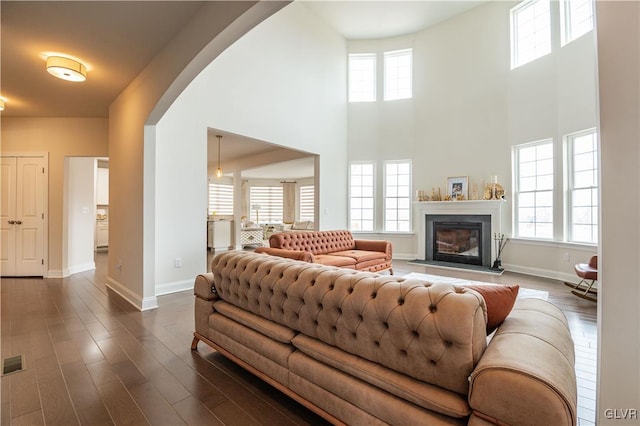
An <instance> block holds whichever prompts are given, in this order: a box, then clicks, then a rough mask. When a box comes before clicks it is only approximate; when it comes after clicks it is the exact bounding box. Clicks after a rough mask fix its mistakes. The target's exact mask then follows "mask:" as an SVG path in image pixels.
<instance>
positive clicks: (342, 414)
mask: <svg viewBox="0 0 640 426" xmlns="http://www.w3.org/2000/svg"><path fill="white" fill-rule="evenodd" d="M211 267H212V272H211V273H208V274H203V275H199V276H198V277H196V280H195V296H196V297H195V333H194V339H193V343H192V346H191V349H192V350H197V344H198V342H199V341H203V342H205V343H207V344H208V345H210V346H211V347H213V348H214V349H216V350H218V351H219V352H220V353H221V354H222V355H224V356H226V357H228V358H229V359H231V360H232V361H234V362H236V363H237V364H239V365H240V366H242V367H244V368H245V369H247V370H248V371H250V372H252V373H254V374H255V375H257V376H258V377H260V378H261V379H263V380H265V381H266V382H268V383H270V384H271V385H273V386H274V387H276V388H277V389H279V390H281V391H282V392H284V393H285V394H286V395H288V396H290V397H291V398H293V399H295V400H297V401H298V402H300V403H302V404H303V405H305V406H306V407H308V408H309V409H311V410H312V411H314V412H316V413H318V414H319V415H320V416H322V417H324V418H325V419H327V420H328V421H330V422H331V423H334V424H350V425H359V424H361V425H377V424H396V425H443V424H470V425H489V424H500V425H505V424H509V425H525V424H526V425H555V426H559V425H575V424H576V421H577V420H576V398H577V397H576V378H575V372H574V349H573V341H572V339H571V335H570V332H569V329H568V327H567V321H566V319H565V317H564V315H563V314H562V312H561V311H560V310H559V309H558V308H557V307H555V306H554V305H552V304H550V303H548V302H546V301H544V300H540V299H521V300H518V301H517V302H516V305H515V307H514V308H513V310H512V311H511V313H510V314H509V316H508V317H507V318H506V320H505V321H504V322H503V323H502V325H500V326H499V328H498V329H497V331H496V332H495V334H493V335H492V337H491V338H488V337H487V335H486V328H485V325H486V305H485V302H484V299H483V297H482V296H481V295H480V293H478V292H476V291H474V290H472V289H470V288H465V287H461V286H455V285H450V284H431V283H429V282H425V281H422V280H416V279H403V278H400V277H394V276H390V275H377V274H373V273H367V272H358V271H354V270H349V269H341V268H334V267H328V266H324V265H319V264H313V263H306V262H300V261H294V260H290V259H283V258H278V257H274V256H265V255H260V254H255V253H247V252H239V251H237V252H234V251H231V252H224V253H221V254H219V255H217V256H215V257H214V259H213V260H212V264H211Z"/></svg>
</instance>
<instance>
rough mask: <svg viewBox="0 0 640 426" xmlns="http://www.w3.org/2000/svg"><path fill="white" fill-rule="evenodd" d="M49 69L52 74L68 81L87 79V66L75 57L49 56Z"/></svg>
mask: <svg viewBox="0 0 640 426" xmlns="http://www.w3.org/2000/svg"><path fill="white" fill-rule="evenodd" d="M47 71H48V72H49V74H51V75H52V76H54V77H58V78H61V79H63V80H67V81H85V80H86V79H87V67H85V66H84V65H83V64H81V63H80V62H78V61H76V60H74V59H70V58H64V57H62V56H49V57H48V58H47Z"/></svg>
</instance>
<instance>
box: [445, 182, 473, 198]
mask: <svg viewBox="0 0 640 426" xmlns="http://www.w3.org/2000/svg"><path fill="white" fill-rule="evenodd" d="M447 195H449V196H450V197H451V199H452V200H454V201H456V200H457V201H459V200H468V199H469V176H456V177H450V178H447Z"/></svg>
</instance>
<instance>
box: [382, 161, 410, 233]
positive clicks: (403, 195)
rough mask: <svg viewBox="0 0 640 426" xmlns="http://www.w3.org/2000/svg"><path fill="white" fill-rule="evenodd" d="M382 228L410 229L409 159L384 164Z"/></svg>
mask: <svg viewBox="0 0 640 426" xmlns="http://www.w3.org/2000/svg"><path fill="white" fill-rule="evenodd" d="M384 230H385V231H386V232H410V231H411V161H387V162H385V164H384Z"/></svg>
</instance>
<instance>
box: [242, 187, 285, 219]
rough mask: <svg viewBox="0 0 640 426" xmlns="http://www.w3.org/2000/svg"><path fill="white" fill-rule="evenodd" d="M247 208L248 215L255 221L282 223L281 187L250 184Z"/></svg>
mask: <svg viewBox="0 0 640 426" xmlns="http://www.w3.org/2000/svg"><path fill="white" fill-rule="evenodd" d="M249 210H250V213H249V217H250V218H251V221H253V222H255V223H282V212H283V201H282V187H281V186H252V187H251V189H250V191H249Z"/></svg>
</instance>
